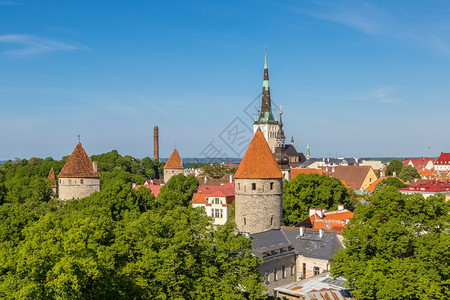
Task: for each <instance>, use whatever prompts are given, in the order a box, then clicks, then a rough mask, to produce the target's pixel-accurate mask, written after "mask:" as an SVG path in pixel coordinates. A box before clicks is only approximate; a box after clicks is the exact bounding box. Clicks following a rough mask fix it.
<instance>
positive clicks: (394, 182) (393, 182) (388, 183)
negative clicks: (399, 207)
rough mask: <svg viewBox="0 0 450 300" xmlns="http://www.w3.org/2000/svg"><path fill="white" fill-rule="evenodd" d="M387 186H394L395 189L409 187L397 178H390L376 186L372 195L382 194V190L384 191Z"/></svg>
mask: <svg viewBox="0 0 450 300" xmlns="http://www.w3.org/2000/svg"><path fill="white" fill-rule="evenodd" d="M387 186H393V187H396V188H397V189H401V188H404V187H407V186H408V185H406V184H404V183H403V182H402V181H401V180H400V179H398V178H397V177H388V178H385V179H383V180H382V181H380V182H378V183H377V184H376V185H375V188H374V189H373V192H372V194H376V193H378V192H380V191H381V190H382V189H384V188H385V187H387Z"/></svg>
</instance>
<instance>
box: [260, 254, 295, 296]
mask: <svg viewBox="0 0 450 300" xmlns="http://www.w3.org/2000/svg"><path fill="white" fill-rule="evenodd" d="M295 268H296V266H295V254H288V255H285V256H282V257H274V258H271V259H270V260H268V261H264V263H263V264H262V265H261V267H259V268H258V270H259V273H260V274H261V276H262V277H263V278H264V283H263V284H264V286H265V287H267V293H268V294H269V295H274V290H273V289H274V288H276V287H280V286H283V285H286V284H289V283H294V282H296V276H295V274H296V270H295ZM275 271H276V277H275Z"/></svg>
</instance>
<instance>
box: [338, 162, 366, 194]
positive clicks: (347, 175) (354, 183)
mask: <svg viewBox="0 0 450 300" xmlns="http://www.w3.org/2000/svg"><path fill="white" fill-rule="evenodd" d="M371 169H372V168H371V167H369V166H337V167H335V171H334V173H332V174H331V176H332V177H335V178H339V179H341V180H345V182H346V183H347V184H348V185H349V186H350V187H351V188H352V189H354V190H359V189H360V188H361V185H362V184H363V182H364V179H366V176H367V174H368V173H369V172H370V170H371Z"/></svg>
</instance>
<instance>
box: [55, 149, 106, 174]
mask: <svg viewBox="0 0 450 300" xmlns="http://www.w3.org/2000/svg"><path fill="white" fill-rule="evenodd" d="M58 177H59V178H99V177H100V174H99V173H98V172H95V171H94V167H93V166H92V161H91V159H90V158H89V155H87V153H86V151H84V148H83V146H82V145H81V143H78V144H77V146H76V147H75V150H73V152H72V154H71V155H70V157H69V159H68V160H67V162H66V164H65V165H64V167H63V168H62V169H61V172H59V174H58Z"/></svg>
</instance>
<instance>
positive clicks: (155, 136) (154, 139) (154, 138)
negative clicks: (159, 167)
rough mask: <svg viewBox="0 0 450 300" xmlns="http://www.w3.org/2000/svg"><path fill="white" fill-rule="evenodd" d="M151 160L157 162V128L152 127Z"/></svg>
mask: <svg viewBox="0 0 450 300" xmlns="http://www.w3.org/2000/svg"><path fill="white" fill-rule="evenodd" d="M153 160H159V135H158V126H155V127H153Z"/></svg>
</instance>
